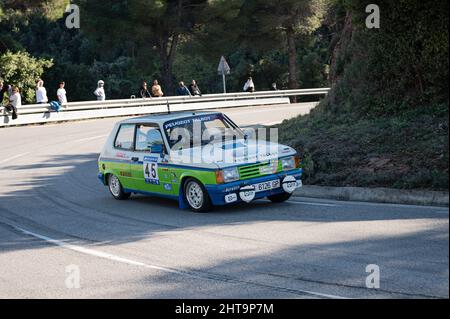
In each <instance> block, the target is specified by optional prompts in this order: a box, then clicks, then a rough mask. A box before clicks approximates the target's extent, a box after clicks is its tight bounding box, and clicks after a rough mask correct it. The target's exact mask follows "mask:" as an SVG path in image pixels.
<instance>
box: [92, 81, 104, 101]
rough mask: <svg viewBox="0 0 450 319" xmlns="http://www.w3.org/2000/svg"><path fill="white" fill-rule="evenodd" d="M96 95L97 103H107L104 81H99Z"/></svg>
mask: <svg viewBox="0 0 450 319" xmlns="http://www.w3.org/2000/svg"><path fill="white" fill-rule="evenodd" d="M94 95H95V96H96V97H97V101H105V100H106V94H105V82H104V81H103V80H100V81H98V83H97V89H96V90H95V91H94Z"/></svg>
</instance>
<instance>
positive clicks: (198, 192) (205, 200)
mask: <svg viewBox="0 0 450 319" xmlns="http://www.w3.org/2000/svg"><path fill="white" fill-rule="evenodd" d="M184 200H185V202H186V203H187V204H188V206H189V207H190V209H191V210H192V211H194V212H196V213H205V212H208V211H210V210H211V208H212V204H211V199H210V198H209V195H208V192H207V191H206V189H205V187H204V186H203V185H202V184H201V183H200V182H198V181H197V180H195V179H188V180H187V181H186V183H184Z"/></svg>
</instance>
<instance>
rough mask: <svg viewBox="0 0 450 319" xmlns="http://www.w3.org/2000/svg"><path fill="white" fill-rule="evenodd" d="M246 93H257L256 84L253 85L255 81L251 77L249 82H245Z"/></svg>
mask: <svg viewBox="0 0 450 319" xmlns="http://www.w3.org/2000/svg"><path fill="white" fill-rule="evenodd" d="M244 92H250V93H253V92H255V84H254V83H253V79H252V78H251V77H249V78H248V80H247V82H245V85H244Z"/></svg>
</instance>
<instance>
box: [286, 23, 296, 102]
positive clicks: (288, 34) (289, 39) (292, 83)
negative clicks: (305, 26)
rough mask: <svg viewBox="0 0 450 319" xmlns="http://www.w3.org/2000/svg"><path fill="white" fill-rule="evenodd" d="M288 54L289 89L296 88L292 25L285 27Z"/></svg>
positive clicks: (293, 100) (294, 99)
mask: <svg viewBox="0 0 450 319" xmlns="http://www.w3.org/2000/svg"><path fill="white" fill-rule="evenodd" d="M286 37H287V46H288V56H289V59H288V60H289V62H288V63H289V89H297V88H298V81H297V48H296V46H295V33H294V29H293V28H292V27H288V28H287V29H286ZM296 101H297V98H296V97H294V98H293V99H292V102H294V103H295V102H296Z"/></svg>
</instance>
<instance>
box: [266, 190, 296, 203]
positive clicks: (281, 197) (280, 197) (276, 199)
mask: <svg viewBox="0 0 450 319" xmlns="http://www.w3.org/2000/svg"><path fill="white" fill-rule="evenodd" d="M291 197H292V194H289V193H286V192H283V193H281V194H277V195H272V196H268V197H267V198H268V199H269V200H270V201H272V202H273V203H283V202H285V201H287V200H289V199H290V198H291Z"/></svg>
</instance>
